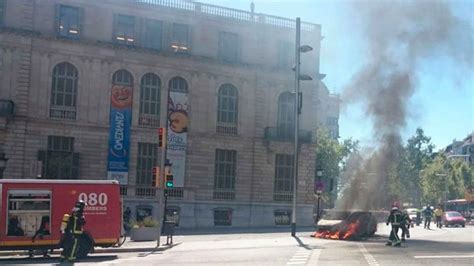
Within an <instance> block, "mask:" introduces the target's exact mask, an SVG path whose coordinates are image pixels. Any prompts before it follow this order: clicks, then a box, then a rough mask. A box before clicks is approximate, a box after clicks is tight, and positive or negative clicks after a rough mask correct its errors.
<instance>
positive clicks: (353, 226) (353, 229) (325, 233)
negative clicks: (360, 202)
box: [311, 221, 360, 240]
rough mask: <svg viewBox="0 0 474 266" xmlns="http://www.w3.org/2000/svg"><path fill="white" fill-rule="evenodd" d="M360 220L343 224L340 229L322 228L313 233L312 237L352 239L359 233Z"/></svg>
mask: <svg viewBox="0 0 474 266" xmlns="http://www.w3.org/2000/svg"><path fill="white" fill-rule="evenodd" d="M359 225H360V222H359V221H356V222H354V223H350V224H348V225H347V226H343V227H342V228H341V229H340V230H335V231H330V230H321V231H317V232H315V233H314V234H312V235H311V236H312V237H317V238H324V239H333V240H347V239H352V238H353V237H355V236H356V235H357V231H358V229H359Z"/></svg>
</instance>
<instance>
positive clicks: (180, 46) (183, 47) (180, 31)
mask: <svg viewBox="0 0 474 266" xmlns="http://www.w3.org/2000/svg"><path fill="white" fill-rule="evenodd" d="M189 35H190V28H189V25H185V24H177V23H174V24H173V27H172V32H171V45H170V46H171V49H173V50H174V51H175V52H177V53H187V52H188V51H189V48H190V37H189Z"/></svg>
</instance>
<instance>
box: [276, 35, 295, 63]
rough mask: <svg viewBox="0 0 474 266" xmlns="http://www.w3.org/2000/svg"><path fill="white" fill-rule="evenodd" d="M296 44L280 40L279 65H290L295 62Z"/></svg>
mask: <svg viewBox="0 0 474 266" xmlns="http://www.w3.org/2000/svg"><path fill="white" fill-rule="evenodd" d="M294 50H295V48H294V45H292V44H291V43H290V42H286V41H280V42H278V66H279V67H289V66H291V65H293V64H294V55H293V54H294Z"/></svg>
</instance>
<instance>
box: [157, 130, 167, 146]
mask: <svg viewBox="0 0 474 266" xmlns="http://www.w3.org/2000/svg"><path fill="white" fill-rule="evenodd" d="M158 146H159V147H160V148H164V147H166V128H164V127H160V128H159V129H158Z"/></svg>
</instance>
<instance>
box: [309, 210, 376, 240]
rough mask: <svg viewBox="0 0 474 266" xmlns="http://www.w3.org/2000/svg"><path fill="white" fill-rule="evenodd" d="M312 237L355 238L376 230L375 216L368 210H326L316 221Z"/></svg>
mask: <svg viewBox="0 0 474 266" xmlns="http://www.w3.org/2000/svg"><path fill="white" fill-rule="evenodd" d="M316 227H317V231H316V232H315V233H314V234H313V235H312V236H313V237H318V238H326V239H337V240H355V239H359V238H361V237H366V236H372V235H374V234H375V232H376V231H377V218H376V216H375V215H374V214H373V213H372V212H369V211H338V210H328V211H327V212H326V213H325V214H323V218H322V219H321V220H319V221H318V223H317V225H316Z"/></svg>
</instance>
